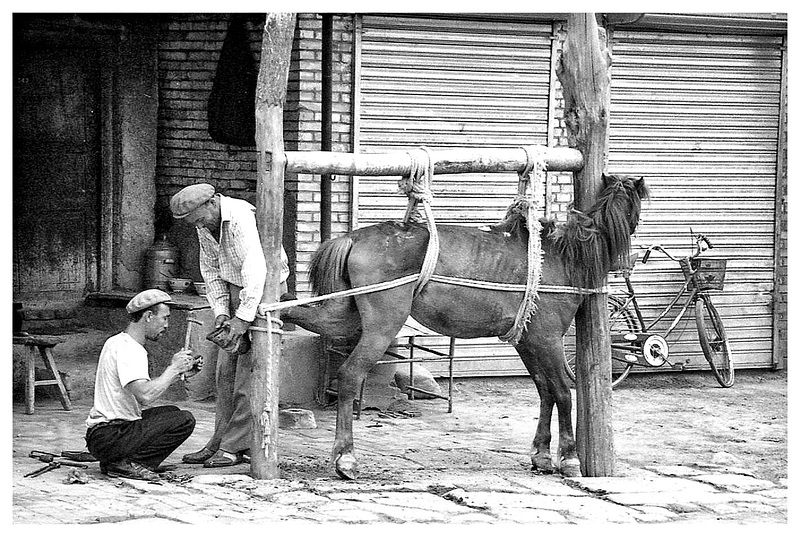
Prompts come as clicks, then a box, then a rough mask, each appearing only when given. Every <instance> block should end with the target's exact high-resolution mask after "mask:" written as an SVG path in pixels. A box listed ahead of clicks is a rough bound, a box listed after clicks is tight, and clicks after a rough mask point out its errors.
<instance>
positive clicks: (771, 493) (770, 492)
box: [757, 488, 789, 500]
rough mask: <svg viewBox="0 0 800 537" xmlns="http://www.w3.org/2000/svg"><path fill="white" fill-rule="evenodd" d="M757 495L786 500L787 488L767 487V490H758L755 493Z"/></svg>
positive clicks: (787, 496)
mask: <svg viewBox="0 0 800 537" xmlns="http://www.w3.org/2000/svg"><path fill="white" fill-rule="evenodd" d="M757 495H758V496H761V497H767V498H770V499H782V500H786V499H788V498H789V489H786V488H774V489H767V490H759V491H758V493H757Z"/></svg>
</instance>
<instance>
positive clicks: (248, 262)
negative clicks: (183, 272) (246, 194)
mask: <svg viewBox="0 0 800 537" xmlns="http://www.w3.org/2000/svg"><path fill="white" fill-rule="evenodd" d="M219 210H220V238H219V242H217V240H216V239H215V238H214V236H213V235H212V234H211V232H210V231H209V230H208V229H206V228H204V227H200V228H197V238H198V240H199V241H200V273H201V274H202V275H203V279H204V280H205V282H206V284H207V285H208V294H207V295H206V296H207V299H208V303H209V304H210V305H211V309H212V310H213V311H214V315H215V316H219V315H231V312H230V303H231V300H230V298H231V297H230V290H229V287H228V284H229V283H232V284H234V285H237V286H239V287H241V288H242V290H241V291H240V292H239V307H238V308H237V309H236V312H235V313H234V314H235V315H236V317H239V318H240V319H242V320H243V321H248V322H252V321H253V319H255V316H256V310H257V308H258V305H259V304H260V303H261V297H262V295H263V293H264V281H265V280H266V277H267V262H266V260H265V259H264V251H263V250H262V248H261V239H260V238H259V236H258V228H257V227H256V215H255V207H253V206H252V205H250V204H249V203H247V202H246V201H244V200H240V199H235V198H229V197H227V196H222V195H220V196H219ZM288 277H289V259H288V258H287V257H286V252H285V251H284V249H283V248H281V275H280V281H281V282H285V281H286V279H287V278H288Z"/></svg>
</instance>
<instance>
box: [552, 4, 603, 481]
mask: <svg viewBox="0 0 800 537" xmlns="http://www.w3.org/2000/svg"><path fill="white" fill-rule="evenodd" d="M567 24H568V26H567V39H566V42H565V43H564V50H563V52H562V55H561V65H560V66H559V69H558V78H559V80H561V84H562V86H563V88H564V100H565V103H566V106H565V119H566V124H567V128H568V130H569V135H570V145H571V146H572V147H575V148H577V149H578V150H580V152H581V153H582V154H583V168H582V169H581V170H580V171H579V172H576V173H575V174H574V192H575V206H576V207H577V208H578V209H579V210H586V209H588V208H589V207H591V206H592V204H593V203H594V201H595V200H596V198H597V195H598V193H599V191H600V189H601V188H602V174H603V172H604V171H605V166H606V162H607V155H608V108H609V102H610V101H609V96H610V94H609V86H610V80H609V66H610V63H611V62H610V56H609V55H608V50H607V49H606V43H605V36H604V35H603V36H602V38H601V37H599V33H598V31H599V29H598V26H597V22H596V20H595V16H594V14H593V13H571V14H570V15H569V18H568V19H567ZM601 41H602V42H601ZM607 298H608V297H607V295H605V294H597V295H589V296H588V297H587V298H586V299H585V300H584V302H583V305H582V306H581V307H580V308H579V309H578V313H577V315H576V317H575V327H576V371H575V374H576V377H577V382H576V398H577V407H578V408H577V425H576V442H577V447H578V457H579V458H580V461H581V472H582V473H583V475H584V476H587V477H601V476H610V475H613V474H614V436H613V431H612V423H611V410H612V404H611V341H610V336H609V331H608V319H607V313H606V301H607Z"/></svg>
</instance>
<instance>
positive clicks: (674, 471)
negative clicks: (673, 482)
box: [646, 465, 705, 477]
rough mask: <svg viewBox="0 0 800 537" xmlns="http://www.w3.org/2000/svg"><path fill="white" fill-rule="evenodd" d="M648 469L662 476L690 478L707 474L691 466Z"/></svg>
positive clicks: (652, 467)
mask: <svg viewBox="0 0 800 537" xmlns="http://www.w3.org/2000/svg"><path fill="white" fill-rule="evenodd" d="M646 468H647V469H648V470H652V471H654V472H657V473H659V474H661V475H668V476H673V477H689V476H694V475H700V474H703V473H705V472H703V471H702V470H699V469H697V468H691V467H689V466H677V465H676V466H647V467H646Z"/></svg>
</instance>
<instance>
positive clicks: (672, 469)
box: [11, 379, 788, 528]
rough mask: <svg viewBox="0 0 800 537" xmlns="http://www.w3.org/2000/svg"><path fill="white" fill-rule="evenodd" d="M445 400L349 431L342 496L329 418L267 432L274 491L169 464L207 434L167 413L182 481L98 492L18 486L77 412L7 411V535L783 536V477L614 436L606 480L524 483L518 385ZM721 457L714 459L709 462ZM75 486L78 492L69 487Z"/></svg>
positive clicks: (49, 478) (527, 408)
mask: <svg viewBox="0 0 800 537" xmlns="http://www.w3.org/2000/svg"><path fill="white" fill-rule="evenodd" d="M784 383H785V379H784ZM458 386H459V390H458V391H457V392H456V396H455V407H454V412H453V413H452V414H448V413H447V412H446V403H443V402H441V401H414V402H413V403H406V406H404V407H403V408H406V409H413V410H414V411H415V412H416V413H418V416H416V417H404V416H406V415H407V414H408V413H406V414H403V413H389V414H387V413H380V412H378V411H366V412H365V413H364V414H363V415H362V417H361V419H360V420H357V421H356V422H355V427H354V433H355V440H356V454H357V456H358V458H359V465H360V472H361V473H360V477H359V479H358V480H357V481H354V482H346V481H342V480H339V479H338V478H336V477H335V476H334V474H333V472H332V471H331V470H330V468H329V467H328V462H327V459H328V456H329V453H330V449H331V445H332V441H333V435H334V420H335V415H334V412H333V411H332V410H329V409H324V410H323V409H316V410H315V411H314V413H315V417H316V422H317V428H315V429H298V430H284V429H282V430H281V431H280V439H279V456H280V467H281V478H280V479H276V480H270V481H260V480H254V479H252V478H251V477H250V476H249V475H248V472H249V466H248V465H239V466H236V467H233V468H227V469H224V470H207V469H203V468H202V467H197V466H190V465H184V464H179V463H180V456H181V455H182V454H183V453H186V452H189V451H194V450H196V449H199V448H200V447H202V446H203V444H204V443H205V440H206V439H207V438H208V437H209V435H210V434H211V428H212V427H213V405H212V404H208V403H179V404H180V405H181V406H182V407H184V408H189V409H190V410H192V412H193V413H194V414H195V416H196V418H197V428H196V430H195V433H194V434H193V435H192V437H191V438H190V439H189V440H187V442H186V443H185V444H184V445H183V446H181V448H179V449H178V451H177V452H176V453H174V454H173V455H172V456H171V457H170V458H169V459H168V460H167V461H166V462H167V463H173V464H178V469H177V470H176V471H177V472H178V473H179V474H182V475H184V476H187V477H188V476H191V479H190V480H187V481H185V482H182V483H169V482H165V483H161V484H154V483H147V482H141V481H134V480H127V479H110V478H107V477H105V476H103V475H102V474H100V472H99V468H98V465H97V463H90V464H89V468H88V469H86V470H82V471H80V473H78V474H75V473H73V471H71V470H70V469H67V468H64V467H62V468H59V469H56V470H54V471H51V472H48V473H46V474H43V475H41V476H39V477H36V478H25V477H23V476H24V474H26V473H28V472H30V471H32V470H34V469H36V468H38V467H40V466H42V463H40V462H38V461H35V460H33V459H30V458H29V457H28V454H29V453H30V451H31V450H34V449H38V450H42V451H49V452H52V453H60V451H61V450H65V449H72V450H81V449H83V448H84V443H83V439H82V436H83V432H84V429H83V425H82V423H83V420H84V419H85V416H86V414H87V412H88V410H89V407H90V403H89V402H87V401H77V402H76V408H75V409H74V410H73V411H71V412H65V411H63V410H61V408H60V406H59V405H58V403H55V402H51V401H45V402H44V403H43V404H42V405H41V406H38V407H37V409H36V413H35V414H34V415H30V416H29V415H25V414H24V413H23V409H22V407H16V406H15V408H14V412H13V428H14V439H13V448H14V453H13V459H12V460H13V464H12V472H11V473H12V480H13V498H12V520H13V523H14V524H15V525H16V524H47V523H68V524H114V525H115V526H120V525H125V526H145V527H147V526H150V525H154V526H155V525H159V526H160V525H165V524H178V523H189V524H205V523H209V522H211V523H226V524H230V523H242V522H243V523H260V522H290V521H291V522H309V523H346V524H363V523H389V524H395V523H407V522H420V523H449V524H452V523H463V524H477V523H491V524H496V523H512V524H527V523H531V522H537V523H552V524H562V523H569V524H580V523H587V522H589V523H597V522H605V523H642V524H669V523H720V522H734V523H742V524H777V525H780V526H779V528H783V527H785V526H786V523H787V519H788V505H787V504H788V482H787V480H786V479H785V478H784V477H778V478H773V479H769V478H764V477H763V476H762V475H760V474H759V472H758V471H756V469H754V468H742V467H737V466H736V465H735V464H734V463H735V462H736V461H737V459H736V457H734V456H731V458H729V459H725V458H720V457H719V456H717V457H716V458H715V457H712V454H709V456H708V458H706V459H701V458H700V457H698V458H696V459H695V460H694V461H693V462H691V461H686V460H682V459H681V457H679V456H677V455H675V456H673V455H671V454H670V452H669V451H666V452H664V453H653V454H652V461H653V462H651V463H647V464H643V463H641V461H640V460H639V458H636V457H626V455H625V449H626V437H625V436H624V433H623V435H620V434H619V433H618V434H617V435H616V439H615V441H616V443H617V449H618V452H619V453H620V455H619V456H618V461H619V462H618V463H617V468H616V471H615V476H614V477H595V478H575V479H565V478H562V477H559V476H557V475H537V474H534V473H532V472H531V471H530V461H529V458H528V448H529V444H530V441H531V439H532V436H533V429H534V427H535V423H536V417H537V414H538V399H537V397H536V395H535V391H534V390H533V389H532V387H531V386H530V385H529V384H527V383H524V382H519V381H509V382H503V381H497V382H495V383H494V384H492V386H493V388H492V389H490V390H484V389H480V388H476V387H475V386H479V385H477V384H471V383H470V382H468V381H467V382H464V383H460V384H459V385H458ZM634 395H636V396H638V397H644V395H645V394H635V393H634V392H633V391H631V392H629V393H628V395H625V396H623V395H619V396H617V395H616V392H615V405H616V404H617V403H618V402H620V401H621V402H625V401H626V398H627V397H633V396H634ZM684 402H685V401H684ZM408 405H410V406H408ZM401 406H402V405H401ZM616 415H617V416H618V415H619V413H617V414H616ZM617 419H618V420H620V422H619V424H615V429H619V430H623V431H624V430H626V427H627V426H628V423H627V421H625V419H626V418H623V417H619V418H617ZM731 423H732V424H733V423H735V420H734V421H732V422H731ZM680 426H681V427H685V426H686V425H685V424H683V425H680ZM783 427H784V428H783V429H781V430H782V431H783V435H784V437H785V423H784V425H783ZM658 434H659V435H664V434H666V435H669V434H670V432H669V431H664V430H659V431H658ZM773 434H774V433H773ZM554 438H557V436H555V435H554ZM784 447H785V443H784ZM553 448H554V452H555V448H556V446H553ZM725 448H726V446H725V445H720V446H719V451H718V453H717V454H716V455H718V454H719V453H725ZM785 458H786V455H785V453H784V460H785ZM78 478H85V480H86V481H87V482H86V483H82V484H81V483H78V482H77V480H78Z"/></svg>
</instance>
